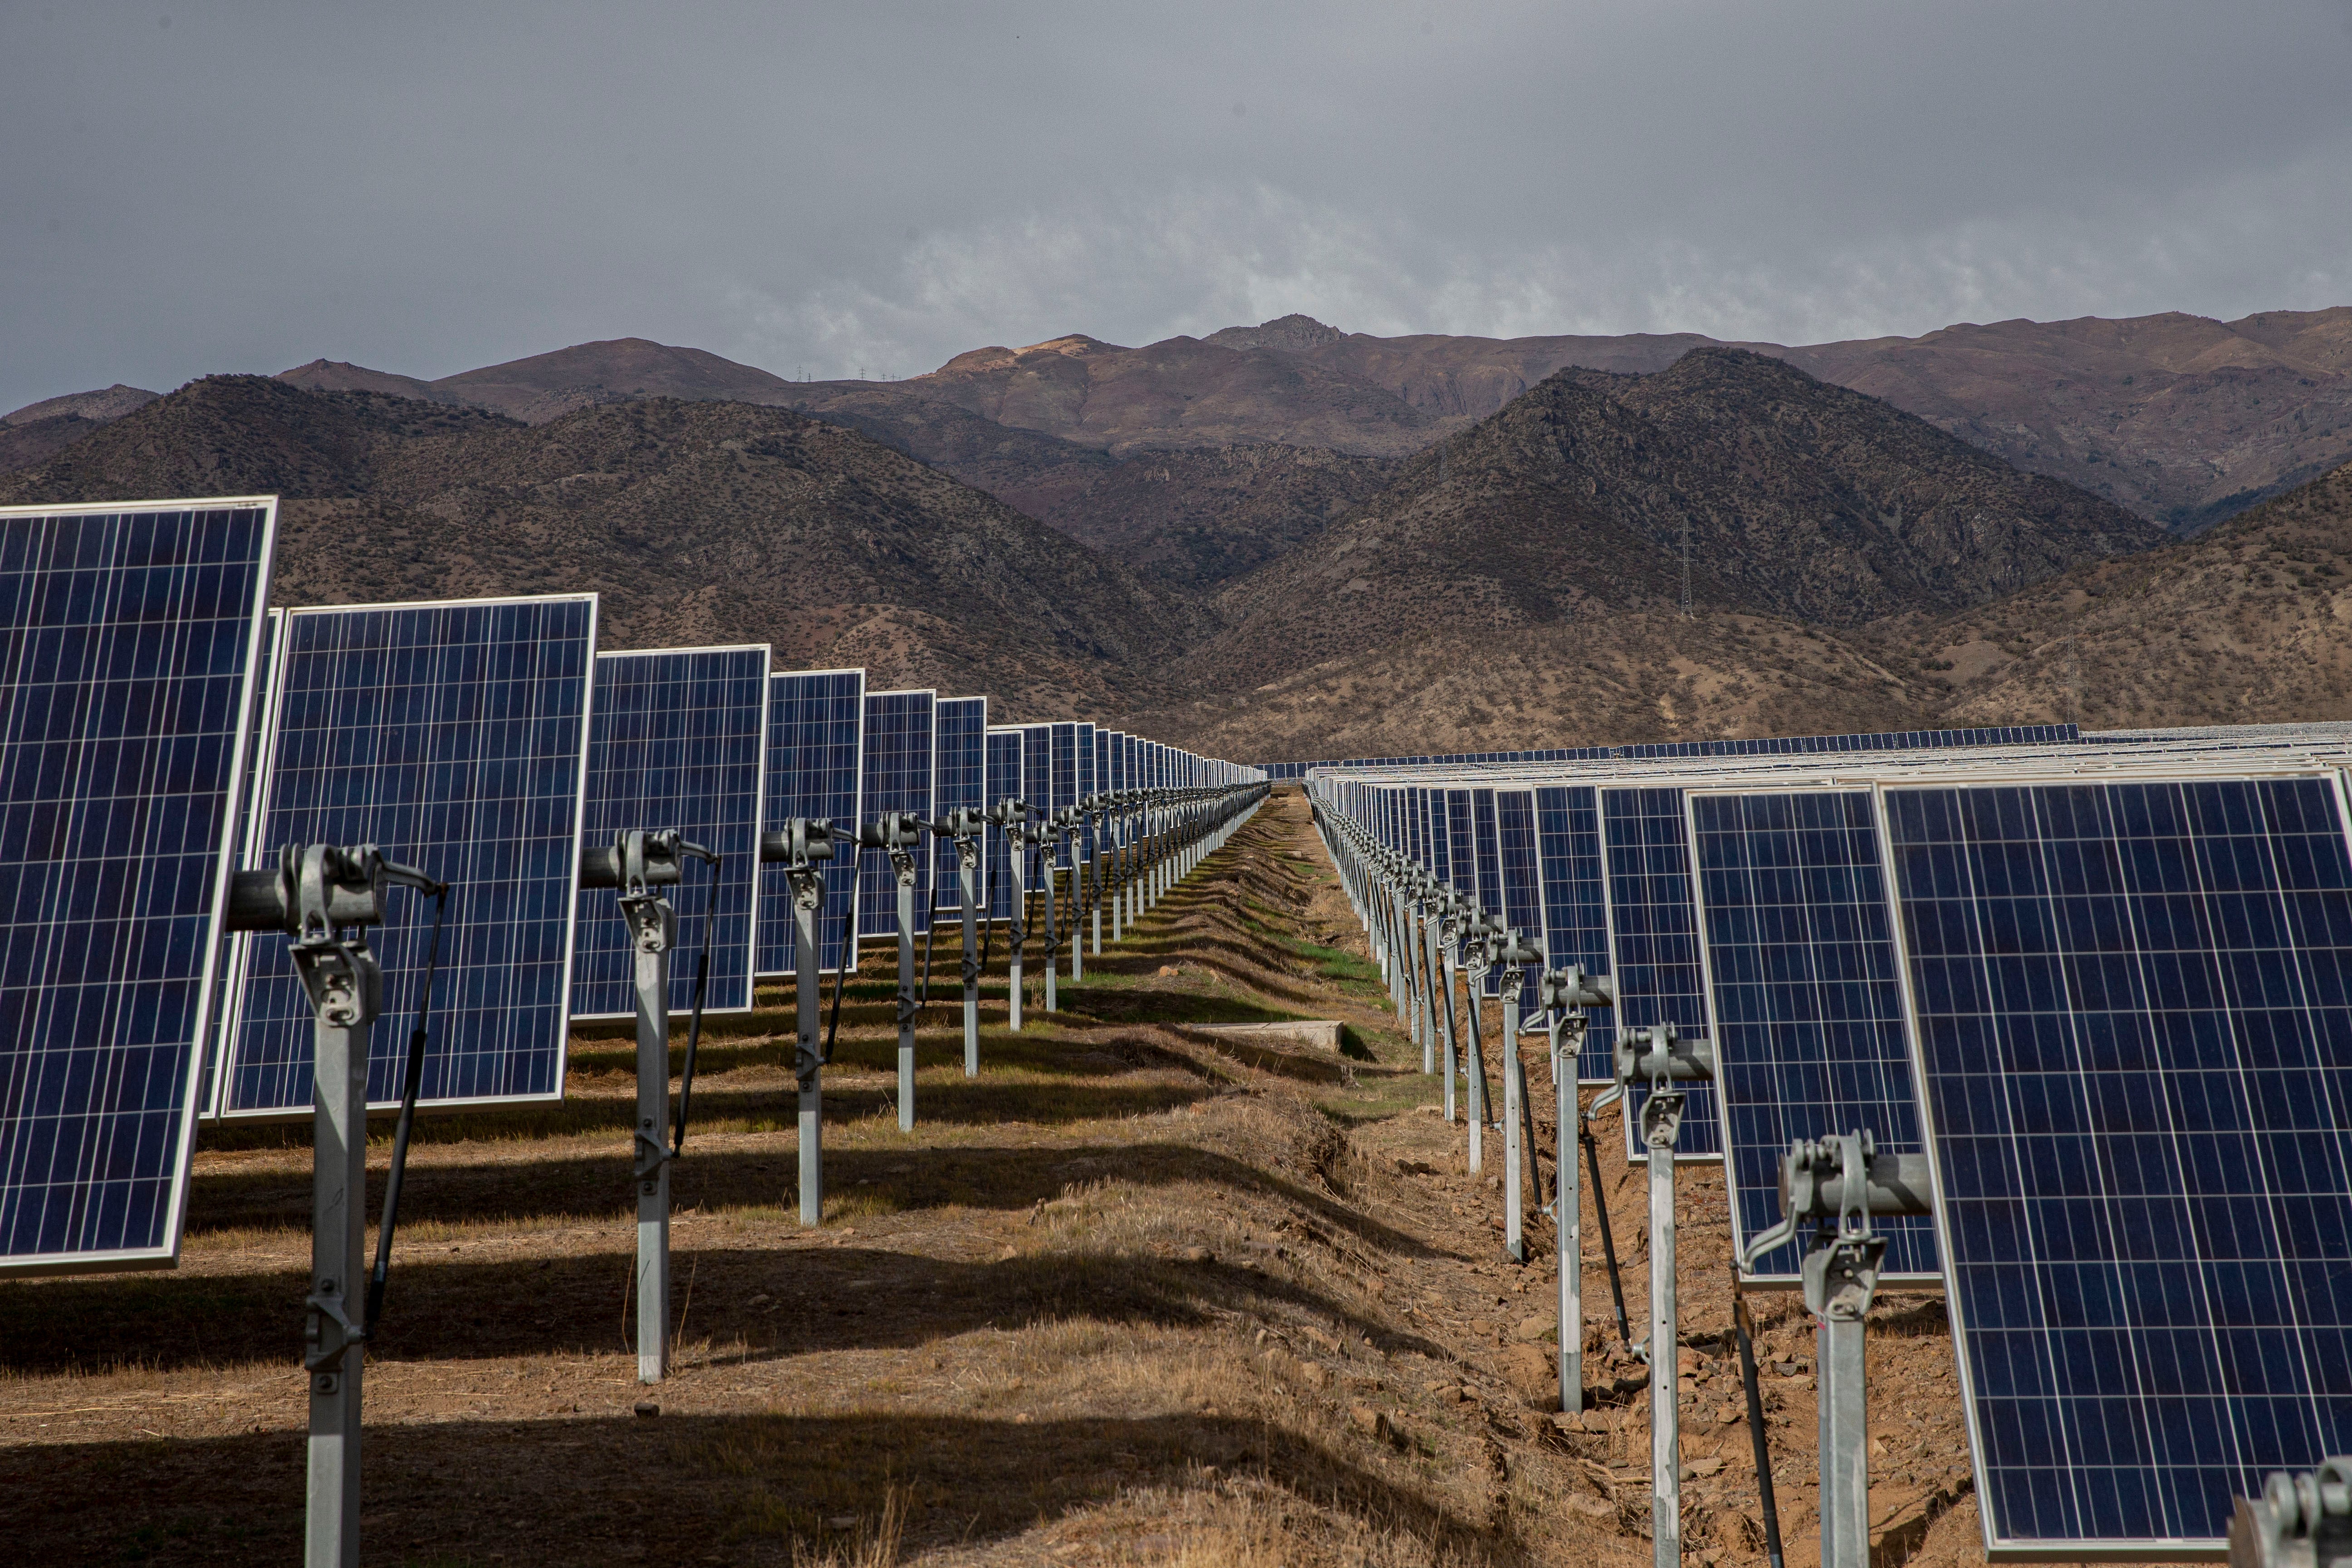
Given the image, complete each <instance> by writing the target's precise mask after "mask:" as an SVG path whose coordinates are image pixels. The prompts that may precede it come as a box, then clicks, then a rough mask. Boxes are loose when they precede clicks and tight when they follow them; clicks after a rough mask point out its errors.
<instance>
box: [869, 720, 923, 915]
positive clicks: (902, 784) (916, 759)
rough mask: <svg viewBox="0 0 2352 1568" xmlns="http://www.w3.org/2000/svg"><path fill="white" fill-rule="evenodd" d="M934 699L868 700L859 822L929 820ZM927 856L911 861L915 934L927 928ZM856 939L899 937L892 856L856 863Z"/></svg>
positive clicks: (873, 854)
mask: <svg viewBox="0 0 2352 1568" xmlns="http://www.w3.org/2000/svg"><path fill="white" fill-rule="evenodd" d="M937 702H938V696H937V694H936V693H934V692H930V691H872V692H868V693H866V763H865V768H866V772H865V775H864V782H863V784H861V786H860V788H861V790H862V792H863V797H862V799H861V801H860V803H859V805H858V811H859V813H860V816H861V819H862V820H864V821H866V822H872V821H875V820H877V819H878V818H879V817H880V816H882V814H883V813H885V812H889V811H907V812H912V813H913V814H914V815H916V816H919V817H922V818H924V819H926V820H929V817H930V815H931V727H932V713H933V709H934V708H935V707H936V705H937ZM930 871H931V865H930V857H929V856H928V855H923V854H917V855H916V857H915V927H914V929H915V931H916V932H917V933H918V934H920V933H921V932H923V931H929V930H930V926H931V877H930ZM858 879H859V880H858V888H857V934H858V936H859V938H860V939H861V940H862V939H865V938H869V937H888V938H890V939H891V940H892V941H893V942H896V941H897V940H898V874H897V873H896V872H894V871H893V870H891V868H890V857H889V856H888V855H887V854H885V853H884V852H882V851H881V850H879V849H875V850H869V851H868V852H866V854H865V855H864V856H862V857H861V858H860V859H859V862H858Z"/></svg>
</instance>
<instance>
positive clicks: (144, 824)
mask: <svg viewBox="0 0 2352 1568" xmlns="http://www.w3.org/2000/svg"><path fill="white" fill-rule="evenodd" d="M276 533H277V503H276V501H275V500H271V499H267V498H262V499H250V500H247V499H240V500H208V501H156V502H144V503H141V504H138V505H136V506H131V507H122V506H111V507H109V506H91V507H78V506H54V507H9V508H5V509H0V670H5V686H0V888H5V899H4V900H0V908H5V910H8V911H9V916H8V921H7V927H6V931H5V943H0V953H5V957H0V1040H5V1042H6V1044H5V1047H0V1273H9V1274H31V1273H56V1272H65V1271H69V1270H90V1269H113V1268H147V1267H161V1266H168V1265H170V1264H171V1263H173V1261H174V1260H175V1259H176V1258H178V1255H179V1247H180V1230H181V1222H182V1217H183V1215H184V1208H185V1203H186V1195H187V1173H188V1155H189V1151H190V1149H191V1148H192V1146H193V1141H194V1127H195V1110H196V1100H195V1095H196V1092H197V1085H198V1079H199V1076H200V1074H201V1072H202V1069H203V1066H204V1062H203V1051H202V1046H203V1043H204V1041H205V1038H206V1037H207V1036H208V1034H209V1033H210V1030H211V1026H212V1012H213V1009H214V1007H215V1005H216V1002H217V997H218V989H217V986H216V984H215V975H216V972H217V969H218V966H219V962H220V955H221V952H222V942H221V931H220V918H219V917H220V910H221V906H222V904H223V903H224V902H225V900H224V898H223V886H224V883H225V880H226V877H227V874H228V870H229V868H230V863H231V858H232V856H233V854H234V845H235V837H236V828H237V812H236V803H237V798H238V790H239V785H240V783H241V780H242V774H243V771H244V767H245V763H246V757H247V747H246V740H247V731H248V727H249V724H250V722H251V718H252V713H253V700H252V699H253V689H254V687H253V683H254V681H255V679H257V674H258V670H257V661H258V658H259V643H260V637H261V626H262V620H263V606H264V605H266V604H267V603H268V595H269V568H270V557H271V552H272V549H273V546H274V543H275V540H276Z"/></svg>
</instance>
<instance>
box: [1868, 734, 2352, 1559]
mask: <svg viewBox="0 0 2352 1568" xmlns="http://www.w3.org/2000/svg"><path fill="white" fill-rule="evenodd" d="M2341 788H2342V782H2341V779H2340V776H2338V775H2336V774H2334V773H2330V774H2328V775H2326V776H2325V777H2304V778H2240V779H2217V778H2203V779H2196V780H2182V781H2177V782H2147V781H2132V782H2127V783H2126V782H2114V783H2084V782H2081V781H2064V782H2050V783H2039V782H2032V781H2020V782H2016V783H2011V784H1978V785H1968V786H1949V785H1946V786H1937V785H1930V784H1906V785H1903V786H1900V787H1896V786H1889V787H1887V788H1885V789H1884V790H1883V791H1882V792H1881V796H1880V798H1881V801H1882V803H1883V805H1882V828H1883V830H1884V831H1885V834H1886V837H1887V845H1888V847H1887V853H1888V858H1889V862H1890V865H1891V867H1892V872H1893V877H1894V881H1895V891H1896V894H1897V897H1898V900H1899V901H1900V906H1901V910H1902V921H1901V925H1900V927H1899V930H1900V931H1901V933H1902V936H1903V939H1904V943H1905V960H1906V964H1905V971H1904V978H1905V983H1906V998H1907V1000H1908V1003H1909V1005H1910V1006H1911V1008H1912V1011H1913V1016H1914V1017H1915V1018H1916V1024H1917V1029H1916V1047H1915V1049H1916V1062H1915V1066H1916V1068H1917V1070H1918V1072H1919V1074H1920V1082H1921V1084H1922V1085H1923V1087H1924V1089H1925V1090H1926V1097H1925V1098H1926V1102H1927V1103H1926V1110H1927V1127H1928V1135H1929V1144H1930V1147H1931V1150H1932V1152H1933V1153H1934V1157H1935V1169H1936V1174H1937V1211H1938V1212H1937V1220H1938V1228H1939V1231H1940V1234H1941V1235H1942V1236H1943V1237H1944V1238H1945V1247H1946V1249H1947V1252H1948V1258H1947V1263H1946V1272H1947V1276H1948V1279H1949V1281H1950V1284H1949V1289H1948V1307H1949V1310H1950V1314H1951V1319H1952V1325H1953V1334H1954V1338H1955V1341H1956V1342H1957V1344H1958V1349H1959V1352H1960V1362H1961V1377H1962V1390H1963V1394H1964V1396H1965V1400H1966V1405H1967V1409H1968V1415H1969V1431H1970V1444H1971V1447H1972V1451H1973V1454H1974V1456H1975V1459H1976V1467H1977V1478H1978V1491H1979V1497H1980V1498H1981V1500H1982V1507H1983V1521H1984V1533H1985V1541H1986V1545H1987V1549H1988V1552H1990V1553H1992V1554H1994V1555H1998V1556H2008V1557H2036V1556H2045V1555H2047V1556H2069V1555H2078V1554H2080V1552H2081V1551H2082V1549H2083V1547H2084V1545H2085V1544H2089V1545H2092V1546H2095V1547H2097V1548H2098V1549H2100V1550H2102V1551H2104V1552H2106V1553H2107V1554H2109V1555H2122V1556H2144V1555H2147V1554H2148V1553H2149V1552H2151V1551H2152V1550H2165V1551H2178V1550H2187V1551H2191V1552H2203V1553H2207V1554H2218V1553H2219V1551H2220V1549H2221V1537H2222V1535H2223V1534H2224V1532H2225V1531H2226V1528H2227V1525H2228V1521H2229V1517H2230V1510H2231V1499H2232V1498H2233V1497H2234V1496H2237V1495H2258V1494H2259V1491H2260V1489H2261V1486H2262V1481H2263V1475H2264V1473H2265V1472H2267V1471H2270V1470H2273V1469H2307V1468H2311V1467H2313V1466H2314V1465H2315V1464H2316V1463H2317V1462H2318V1461H2319V1460H2320V1459H2321V1458H2324V1457H2326V1456H2327V1455H2330V1454H2337V1453H2342V1452H2344V1451H2346V1449H2347V1447H2352V1385H2348V1380H2352V1355H2347V1345H2352V1193H2347V1188H2346V1184H2345V1180H2344V1172H2345V1171H2346V1170H2347V1169H2352V852H2347V844H2346V840H2345V817H2344V805H2343V797H2342V794H2341Z"/></svg>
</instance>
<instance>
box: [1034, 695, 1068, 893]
mask: <svg viewBox="0 0 2352 1568" xmlns="http://www.w3.org/2000/svg"><path fill="white" fill-rule="evenodd" d="M1051 730H1052V734H1053V746H1054V750H1053V759H1054V761H1053V768H1054V773H1053V779H1054V784H1053V793H1052V796H1051V798H1050V799H1048V800H1045V801H1041V802H1039V803H1038V804H1040V805H1044V806H1045V809H1047V810H1048V811H1055V812H1058V811H1061V810H1063V809H1065V808H1066V807H1068V806H1073V805H1077V803H1078V727H1077V726H1076V724H1055V725H1053V726H1051ZM1069 863H1070V845H1069V842H1068V840H1067V839H1065V840H1064V841H1063V842H1062V844H1061V846H1060V847H1058V848H1057V849H1056V850H1055V853H1054V864H1055V865H1056V866H1063V867H1066V866H1068V865H1069Z"/></svg>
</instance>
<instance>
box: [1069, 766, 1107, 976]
mask: <svg viewBox="0 0 2352 1568" xmlns="http://www.w3.org/2000/svg"><path fill="white" fill-rule="evenodd" d="M1080 815H1081V816H1082V817H1083V818H1084V820H1085V821H1086V822H1087V837H1089V838H1091V839H1092V840H1093V841H1094V843H1093V848H1094V853H1093V854H1091V855H1089V856H1088V857H1087V918H1088V920H1090V921H1092V922H1093V927H1094V929H1093V931H1091V932H1089V939H1090V940H1091V941H1092V942H1094V944H1095V956H1096V957H1097V958H1100V957H1101V956H1102V889H1103V869H1102V864H1103V856H1104V855H1105V854H1106V853H1107V852H1108V846H1107V845H1106V844H1105V843H1104V842H1103V841H1104V840H1105V839H1106V838H1108V837H1109V834H1108V825H1109V818H1108V816H1107V815H1106V814H1105V813H1104V812H1103V810H1102V807H1101V803H1100V798H1099V797H1098V796H1096V795H1088V796H1087V799H1086V803H1085V805H1083V806H1082V807H1081V810H1080ZM1097 816H1101V817H1103V819H1104V826H1102V827H1096V826H1093V824H1094V821H1095V819H1096V818H1097ZM1070 973H1071V974H1072V975H1073V976H1075V975H1076V973H1077V971H1076V968H1075V967H1074V968H1073V969H1072V970H1071V971H1070Z"/></svg>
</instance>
